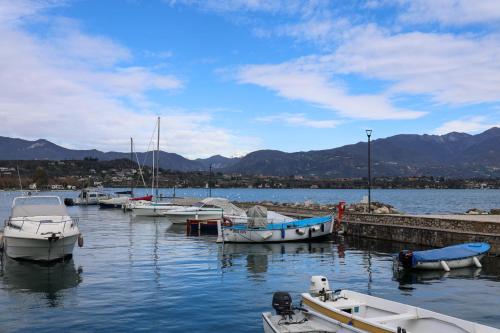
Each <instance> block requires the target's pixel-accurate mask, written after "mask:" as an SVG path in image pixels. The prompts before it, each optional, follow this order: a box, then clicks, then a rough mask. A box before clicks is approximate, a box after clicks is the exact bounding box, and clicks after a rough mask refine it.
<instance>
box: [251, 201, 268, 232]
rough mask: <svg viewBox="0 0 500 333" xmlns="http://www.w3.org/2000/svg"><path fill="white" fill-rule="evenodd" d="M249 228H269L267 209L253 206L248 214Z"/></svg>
mask: <svg viewBox="0 0 500 333" xmlns="http://www.w3.org/2000/svg"><path fill="white" fill-rule="evenodd" d="M247 216H248V222H247V223H248V227H249V228H265V227H266V226H267V208H266V207H262V206H258V205H257V206H253V207H250V209H249V210H248V212H247Z"/></svg>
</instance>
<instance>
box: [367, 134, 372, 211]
mask: <svg viewBox="0 0 500 333" xmlns="http://www.w3.org/2000/svg"><path fill="white" fill-rule="evenodd" d="M366 136H367V137H368V213H371V212H372V193H371V192H372V156H371V147H370V146H371V141H370V138H371V136H372V130H371V129H367V130H366Z"/></svg>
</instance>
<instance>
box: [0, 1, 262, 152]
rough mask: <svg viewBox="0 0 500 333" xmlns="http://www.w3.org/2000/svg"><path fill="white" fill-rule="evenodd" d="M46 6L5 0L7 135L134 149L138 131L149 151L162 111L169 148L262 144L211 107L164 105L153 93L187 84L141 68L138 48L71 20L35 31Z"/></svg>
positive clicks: (2, 82) (3, 112)
mask: <svg viewBox="0 0 500 333" xmlns="http://www.w3.org/2000/svg"><path fill="white" fill-rule="evenodd" d="M16 3H17V2H16ZM41 3H42V2H29V1H22V2H19V4H20V7H19V8H17V7H16V6H15V5H13V4H12V2H11V3H9V2H7V5H6V3H4V2H0V20H1V21H0V36H2V38H0V63H1V64H2V66H1V67H0V86H1V87H2V88H1V89H0V119H1V120H2V133H1V134H2V135H4V136H14V137H22V138H27V139H37V138H45V139H48V140H51V141H54V142H55V143H57V144H60V145H63V146H67V147H72V148H86V149H87V148H97V149H101V150H122V151H126V150H127V149H128V147H127V140H128V139H127V138H129V137H131V136H132V137H134V138H135V139H136V142H137V143H138V147H139V148H141V147H143V148H146V145H145V143H144V141H145V140H148V139H149V136H150V133H151V131H152V128H153V126H154V122H155V117H156V114H159V115H161V116H162V118H163V122H162V132H163V134H162V143H161V147H162V149H164V150H168V151H171V152H176V153H179V154H182V155H184V156H187V157H201V156H208V155H212V154H214V153H219V154H225V155H234V154H243V153H246V152H248V151H250V150H251V149H255V148H256V147H257V146H258V145H259V144H260V142H259V141H258V140H256V139H254V138H246V137H240V136H238V135H237V134H235V133H232V132H231V131H228V130H225V129H222V128H218V127H216V126H214V125H213V121H214V120H213V116H212V115H211V114H210V113H208V112H192V111H189V110H182V109H171V108H167V107H163V106H159V105H156V103H155V102H154V101H153V100H151V99H150V98H149V97H148V94H149V93H150V92H151V91H153V90H156V91H159V92H163V93H166V94H171V93H173V92H174V91H176V90H179V89H181V88H182V87H183V82H182V81H181V80H180V79H178V78H177V77H175V76H174V75H171V74H165V73H159V72H158V71H157V70H156V69H152V68H148V67H141V66H137V65H134V63H133V61H134V59H133V57H132V52H131V51H130V50H129V49H127V48H126V47H125V46H123V45H121V44H119V43H116V42H115V41H113V40H111V39H109V38H106V37H103V36H95V35H90V34H87V33H85V32H83V31H82V30H81V29H80V28H79V27H78V24H77V23H75V22H73V21H70V20H65V19H58V20H55V23H54V20H46V21H44V22H45V23H44V24H46V25H47V26H46V32H47V33H44V34H40V35H36V34H34V33H32V32H29V31H28V30H27V29H25V28H24V25H25V23H29V22H30V21H29V19H31V18H32V17H35V16H41V15H42V14H44V15H48V14H46V13H44V12H43V10H44V9H46V8H47V7H44V6H40V5H39V4H41ZM53 4H54V2H51V3H50V4H49V5H53ZM49 17H50V16H49ZM12 22H14V23H12ZM47 22H51V23H47ZM38 24H41V22H40V21H39V22H38ZM200 133H202V134H203V135H200ZM141 141H142V142H143V144H142V145H141Z"/></svg>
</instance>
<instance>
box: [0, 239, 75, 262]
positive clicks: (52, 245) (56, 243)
mask: <svg viewBox="0 0 500 333" xmlns="http://www.w3.org/2000/svg"><path fill="white" fill-rule="evenodd" d="M77 239H78V234H76V235H71V236H67V237H64V238H60V239H58V240H51V241H49V239H47V238H45V239H33V238H19V237H10V236H4V238H3V241H4V249H5V253H6V254H7V256H9V257H10V258H13V259H25V260H35V261H53V260H58V259H62V258H65V257H68V256H71V255H72V254H73V249H74V247H75V243H76V241H77Z"/></svg>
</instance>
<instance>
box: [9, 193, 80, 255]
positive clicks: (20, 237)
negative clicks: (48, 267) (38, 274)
mask: <svg viewBox="0 0 500 333" xmlns="http://www.w3.org/2000/svg"><path fill="white" fill-rule="evenodd" d="M79 237H80V231H79V229H78V223H77V220H75V219H72V218H71V217H70V216H69V215H68V212H67V211H66V207H65V206H64V204H63V203H62V202H61V199H60V198H59V197H57V196H35V197H17V198H15V199H14V201H13V203H12V212H11V216H10V218H9V219H8V220H7V221H6V223H5V228H4V234H3V247H4V250H5V253H6V254H7V256H9V257H11V258H14V259H28V260H37V261H52V260H57V259H61V258H64V257H67V256H71V255H72V253H73V248H74V245H75V243H76V241H77V239H78V238H79Z"/></svg>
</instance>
